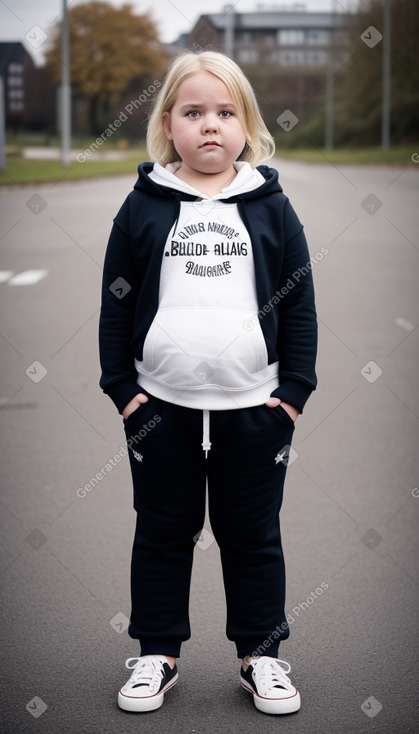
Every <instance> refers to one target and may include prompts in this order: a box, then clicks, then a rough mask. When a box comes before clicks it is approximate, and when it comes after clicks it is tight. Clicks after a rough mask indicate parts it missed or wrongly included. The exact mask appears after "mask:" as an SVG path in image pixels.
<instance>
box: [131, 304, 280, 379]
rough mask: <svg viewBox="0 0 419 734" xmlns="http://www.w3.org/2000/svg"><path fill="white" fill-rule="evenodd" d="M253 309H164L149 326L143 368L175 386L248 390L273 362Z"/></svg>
mask: <svg viewBox="0 0 419 734" xmlns="http://www.w3.org/2000/svg"><path fill="white" fill-rule="evenodd" d="M249 320H252V321H253V322H254V320H255V314H254V313H253V312H248V311H243V310H236V309H217V308H167V309H160V310H159V311H158V312H157V314H156V317H155V319H154V321H153V323H152V325H151V327H150V329H149V332H148V334H147V337H146V340H145V343H144V353H143V361H142V362H141V363H140V369H141V372H144V373H146V374H148V375H149V376H150V377H153V378H154V379H156V380H158V381H161V382H163V383H166V384H168V385H171V386H173V387H189V388H193V387H199V386H200V385H201V386H202V385H203V384H205V385H215V386H220V387H228V388H230V389H234V388H237V389H243V388H246V387H248V386H250V385H253V384H255V382H257V381H258V373H260V371H261V370H263V369H265V368H266V367H267V364H268V356H267V350H266V344H265V340H264V338H263V334H262V330H261V328H260V324H259V321H257V323H255V326H254V328H252V329H249V328H246V326H245V324H247V323H248V322H249Z"/></svg>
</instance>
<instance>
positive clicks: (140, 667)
mask: <svg viewBox="0 0 419 734" xmlns="http://www.w3.org/2000/svg"><path fill="white" fill-rule="evenodd" d="M125 666H126V667H127V668H128V669H129V670H133V672H132V674H131V678H130V679H129V683H130V685H131V686H132V687H133V688H134V687H136V686H148V688H149V689H150V692H151V693H153V692H154V691H156V690H158V689H159V687H160V683H161V680H162V678H163V676H164V669H163V663H162V662H161V660H160V659H159V658H158V657H155V656H150V657H140V658H128V660H127V661H126V663H125Z"/></svg>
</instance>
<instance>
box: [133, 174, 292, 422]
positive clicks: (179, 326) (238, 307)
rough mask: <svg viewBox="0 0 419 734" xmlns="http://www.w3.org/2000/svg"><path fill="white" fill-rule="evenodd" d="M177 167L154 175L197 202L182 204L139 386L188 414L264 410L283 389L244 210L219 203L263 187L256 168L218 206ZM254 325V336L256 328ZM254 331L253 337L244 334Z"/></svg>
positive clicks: (216, 200)
mask: <svg viewBox="0 0 419 734" xmlns="http://www.w3.org/2000/svg"><path fill="white" fill-rule="evenodd" d="M179 166H180V163H177V164H176V163H175V164H169V165H168V166H167V167H166V168H163V167H162V166H161V165H160V164H159V163H156V164H155V166H154V170H153V171H152V172H151V173H150V174H149V175H150V178H151V179H152V180H153V181H154V182H155V183H157V184H160V185H162V186H165V187H170V188H173V189H176V190H178V191H181V192H185V193H187V194H192V195H194V196H196V197H197V199H196V200H195V201H182V202H181V207H180V213H179V218H178V221H177V222H176V223H175V225H174V227H173V230H172V231H171V232H170V234H169V236H168V239H167V242H166V246H165V249H164V256H163V261H162V266H161V276H160V291H159V308H158V311H157V314H156V316H155V318H154V321H153V323H152V325H151V327H150V329H149V331H148V334H147V336H146V340H145V344H144V354H143V360H142V361H141V362H140V361H138V360H136V361H135V365H136V368H137V371H138V383H139V384H140V385H141V386H142V387H143V388H144V389H145V390H148V391H149V392H150V393H151V394H152V395H155V396H156V397H158V398H161V399H162V400H166V401H168V402H171V403H176V404H178V405H182V406H185V407H188V408H198V409H202V410H206V409H211V410H230V409H233V408H246V407H251V406H254V405H260V404H262V403H264V402H265V401H266V400H267V399H268V398H269V396H270V394H271V393H272V392H273V390H275V389H276V388H277V387H278V385H279V381H278V363H273V364H270V365H268V357H267V351H266V345H265V340H264V337H263V334H262V330H261V328H260V324H259V320H258V318H255V317H256V314H257V313H258V304H257V298H256V286H255V276H254V265H253V253H252V243H251V241H250V237H249V234H248V231H247V229H246V227H245V226H244V223H243V221H242V219H241V217H240V215H239V213H238V210H237V204H235V203H232V204H229V203H228V202H221V201H219V199H226V198H228V197H230V196H236V195H237V194H240V193H244V192H245V191H251V190H253V189H256V188H258V187H259V186H261V184H263V183H264V182H265V179H264V178H263V176H262V175H261V174H260V173H259V171H257V170H254V169H252V168H251V166H250V165H249V163H245V162H238V163H235V164H234V166H235V168H236V170H237V175H236V177H235V178H234V180H233V181H232V183H231V184H230V185H229V186H227V187H226V188H225V189H223V190H222V191H221V192H220V193H219V194H217V195H216V196H213V197H211V198H209V197H207V196H206V195H205V194H203V193H202V192H199V191H197V190H196V189H194V188H193V187H191V186H189V185H188V184H187V183H185V182H184V181H182V180H180V179H179V178H177V177H176V176H175V175H174V171H176V170H177V168H179ZM249 324H251V327H250V328H249ZM246 326H247V328H246Z"/></svg>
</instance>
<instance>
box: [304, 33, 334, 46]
mask: <svg viewBox="0 0 419 734" xmlns="http://www.w3.org/2000/svg"><path fill="white" fill-rule="evenodd" d="M306 38H307V43H308V44H310V46H327V44H328V43H329V31H324V30H323V31H322V30H308V31H307V36H306Z"/></svg>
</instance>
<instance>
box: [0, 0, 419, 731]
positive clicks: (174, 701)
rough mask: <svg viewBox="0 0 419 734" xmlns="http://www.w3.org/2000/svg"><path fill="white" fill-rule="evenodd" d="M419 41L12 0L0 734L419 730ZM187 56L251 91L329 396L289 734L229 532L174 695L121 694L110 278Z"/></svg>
mask: <svg viewBox="0 0 419 734" xmlns="http://www.w3.org/2000/svg"><path fill="white" fill-rule="evenodd" d="M418 38H419V2H418V0H359V2H355V1H354V0H306V1H305V3H300V2H298V3H295V2H284V0H278V3H277V4H273V3H270V4H269V5H268V4H267V3H265V4H258V3H257V1H256V0H238V1H235V0H233V2H232V4H231V5H229V6H226V5H224V4H223V0H217V2H211V3H210V2H209V1H208V0H154V2H151V1H150V0H139V1H136V2H131V3H123V2H115V1H112V2H103V1H101V2H80V1H79V0H75V1H71V0H67V2H63V0H42V2H34V0H0V83H1V87H2V91H0V107H1V108H2V109H0V211H1V216H0V268H1V269H0V344H1V382H0V441H1V446H2V449H3V451H2V458H1V478H0V483H1V498H0V509H1V512H0V537H1V550H2V553H1V558H0V580H1V586H2V598H1V600H0V626H1V629H2V630H3V640H2V647H1V653H2V655H1V660H2V680H3V681H4V684H3V686H2V688H1V692H0V717H1V723H0V732H1V734H9V733H10V734H16V732H19V734H26V732H28V734H32V732H33V731H34V730H35V727H36V728H37V731H42V734H57V732H58V733H59V734H61V732H68V733H69V734H74V733H75V732H83V733H84V732H91V733H92V734H97V732H101V733H106V734H107V733H108V732H109V733H110V734H114V733H115V734H121V733H123V734H131V732H132V734H138V732H139V731H141V734H156V733H157V732H158V733H160V732H168V733H169V734H189V733H190V734H193V733H194V732H196V733H197V734H198V732H199V734H214V732H217V734H235V733H236V732H240V734H254V732H255V731H259V730H262V731H263V732H264V734H277V732H278V729H279V727H281V730H282V729H283V730H284V731H285V730H286V732H287V734H306V732H310V734H311V733H313V734H325V732H327V733H328V734H329V733H330V734H365V733H366V732H371V731H374V732H379V734H395V732H397V734H415V733H416V732H418V731H419V709H418V707H417V702H416V701H417V663H418V654H417V639H418V634H417V630H418V608H419V605H418V588H419V575H418V563H417V559H418V557H419V556H418V550H419V549H418V540H419V534H418V513H419V483H418V477H419V461H418V458H419V455H418V425H419V383H418V378H417V374H418V363H419V339H418V336H419V328H418V327H419V323H418V313H419V310H418V278H417V274H418V264H419V260H418V253H419V242H418V201H419V104H418V101H419V83H418V82H419V64H418V63H417V50H416V47H417V39H418ZM185 48H189V49H195V50H199V49H212V48H213V49H220V50H222V51H224V52H226V53H227V54H228V55H229V56H231V57H232V58H234V59H235V60H236V61H237V62H238V63H239V64H240V66H242V68H243V69H244V71H245V73H246V74H247V75H248V77H249V78H250V80H251V82H252V84H253V86H254V89H255V91H256V95H257V98H258V101H259V104H260V107H261V110H262V113H263V116H264V118H265V120H266V122H267V124H268V126H269V129H270V131H271V133H272V135H273V136H274V137H275V140H276V143H277V150H276V157H275V158H273V159H272V166H274V167H275V168H276V169H278V170H279V174H280V181H281V185H283V187H284V192H285V194H286V195H287V196H289V197H290V200H291V202H292V204H293V206H294V207H295V210H296V212H297V214H298V216H299V218H300V219H301V221H302V223H303V224H304V227H305V231H306V234H307V239H308V243H309V248H310V253H311V256H312V257H311V263H314V264H313V271H314V272H313V275H314V281H315V287H316V298H317V308H318V316H319V336H320V346H319V358H318V369H317V371H318V376H319V385H318V389H317V390H316V391H315V393H314V395H313V396H312V398H311V399H310V401H309V402H308V404H307V407H306V409H305V410H304V415H303V416H301V418H299V419H298V421H297V426H296V432H295V435H294V440H293V446H294V448H295V451H296V454H297V458H296V460H295V461H294V462H293V463H292V466H291V465H290V466H289V468H288V475H287V482H286V489H285V499H284V506H283V508H282V509H281V532H282V536H283V540H284V549H285V555H286V564H287V613H289V614H290V615H291V616H292V618H293V620H294V621H293V623H292V630H291V637H290V639H289V640H288V641H287V642H286V644H284V646H283V649H282V646H281V653H280V655H281V657H284V658H285V660H287V661H288V662H289V663H290V664H291V666H292V680H293V681H294V682H295V684H296V685H297V686H298V688H299V689H300V690H301V694H302V701H303V706H302V709H301V711H300V712H299V713H298V714H297V715H292V716H291V717H284V718H283V719H282V720H281V721H280V722H278V720H277V719H276V717H269V716H263V715H262V714H260V712H258V711H257V710H256V709H255V708H254V706H253V702H252V700H251V697H248V694H247V693H246V692H245V691H243V690H242V689H241V688H240V685H239V681H238V671H239V667H238V660H237V659H236V657H235V650H234V645H233V644H232V643H230V642H228V641H227V640H226V639H225V634H224V630H225V600H224V591H223V581H222V575H221V564H220V559H219V551H218V546H217V543H216V542H211V544H208V545H207V546H205V545H204V547H203V546H202V544H201V545H200V544H199V543H197V548H196V550H195V559H194V572H193V578H192V590H191V605H190V611H191V623H192V630H193V634H192V637H191V639H190V640H188V641H187V642H186V643H185V646H184V648H183V650H184V653H183V650H182V657H181V660H180V664H179V669H180V675H181V682H180V684H179V686H176V687H175V688H174V690H173V691H171V692H170V694H169V696H170V698H169V696H168V697H167V702H166V701H165V704H164V706H163V708H162V709H161V710H159V712H155V713H152V714H150V715H149V714H145V715H144V718H143V716H142V715H141V719H140V720H139V719H138V718H137V717H136V716H135V715H130V714H127V715H125V714H124V713H123V712H121V711H119V710H118V708H117V702H116V693H117V691H118V689H119V688H120V686H121V685H122V684H123V683H124V682H125V680H126V677H127V676H126V670H125V668H124V663H125V660H126V658H128V657H131V656H133V655H136V654H138V652H139V650H138V647H137V645H136V644H135V642H134V641H133V640H132V639H131V638H129V636H128V633H127V627H128V622H129V615H130V597H129V569H130V558H131V546H132V538H133V534H134V526H135V512H134V511H133V509H132V488H131V476H130V471H129V466H128V459H127V457H126V455H125V454H126V451H125V448H124V433H123V427H122V420H121V417H120V416H119V415H118V414H117V412H116V410H115V407H114V406H113V404H112V403H111V401H110V400H109V399H108V398H107V397H106V396H104V395H103V394H102V392H101V390H100V388H99V384H98V382H99V376H100V366H99V357H98V346H97V342H98V337H97V333H98V319H99V310H100V293H101V281H102V264H103V259H104V254H105V249H106V243H107V240H108V236H109V232H110V229H111V226H112V219H113V217H114V216H115V214H116V212H117V211H118V209H119V207H120V206H121V204H122V202H123V200H124V199H125V197H126V196H127V194H128V193H129V192H130V190H131V189H132V186H133V184H134V183H135V180H136V177H137V172H136V168H137V165H138V163H139V162H140V161H142V160H146V159H147V157H148V155H147V151H146V150H145V145H144V136H145V131H146V123H147V117H148V115H149V113H150V109H151V104H152V101H153V99H154V97H155V95H156V93H157V92H158V90H159V88H160V86H161V84H162V81H163V78H164V75H165V72H166V69H167V67H168V64H169V63H170V60H171V58H173V57H174V56H175V55H176V54H178V53H179V52H181V51H182V50H183V49H185ZM278 448H280V447H278ZM162 461H166V457H165V453H164V447H162ZM111 462H112V463H111ZM169 471H170V468H168V472H169ZM205 529H206V531H207V533H209V534H210V535H206V538H208V537H210V540H211V539H212V540H213V538H212V535H211V533H210V522H209V519H208V518H207V519H206V522H205ZM319 590H320V591H322V590H324V593H320V591H319ZM261 716H263V718H261Z"/></svg>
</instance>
